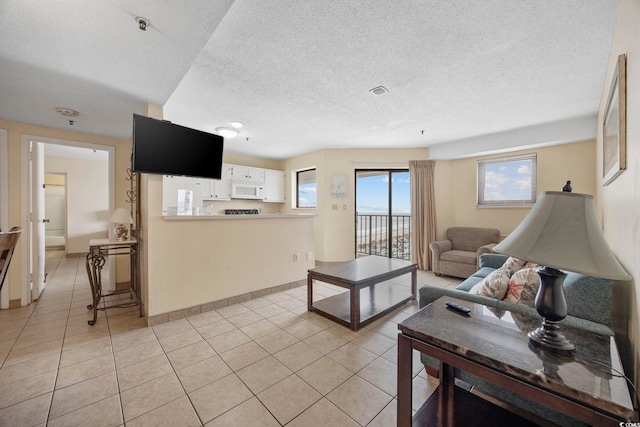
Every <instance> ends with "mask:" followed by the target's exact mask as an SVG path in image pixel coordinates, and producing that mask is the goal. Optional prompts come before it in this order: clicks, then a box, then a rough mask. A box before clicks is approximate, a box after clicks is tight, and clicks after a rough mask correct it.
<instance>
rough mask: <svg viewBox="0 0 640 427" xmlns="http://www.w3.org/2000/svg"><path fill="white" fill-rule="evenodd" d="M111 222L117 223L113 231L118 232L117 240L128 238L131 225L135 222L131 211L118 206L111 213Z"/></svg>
mask: <svg viewBox="0 0 640 427" xmlns="http://www.w3.org/2000/svg"><path fill="white" fill-rule="evenodd" d="M109 222H113V223H115V224H116V226H115V228H114V229H113V231H114V232H115V233H116V240H117V241H122V240H127V238H128V237H129V225H130V224H133V218H131V212H129V211H128V210H126V209H123V208H117V209H115V210H114V211H113V212H111V215H109Z"/></svg>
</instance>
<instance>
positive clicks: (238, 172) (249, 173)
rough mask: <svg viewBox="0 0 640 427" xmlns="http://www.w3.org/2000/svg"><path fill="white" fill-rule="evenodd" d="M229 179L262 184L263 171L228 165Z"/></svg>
mask: <svg viewBox="0 0 640 427" xmlns="http://www.w3.org/2000/svg"><path fill="white" fill-rule="evenodd" d="M228 166H229V178H230V179H231V180H234V181H251V182H255V183H263V182H264V169H260V168H253V167H250V166H239V165H228Z"/></svg>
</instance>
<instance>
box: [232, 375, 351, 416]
mask: <svg viewBox="0 0 640 427" xmlns="http://www.w3.org/2000/svg"><path fill="white" fill-rule="evenodd" d="M285 366H286V365H285ZM289 370H290V371H291V369H289ZM294 375H295V376H296V377H297V378H298V379H299V380H301V381H302V382H303V383H305V384H306V385H308V386H309V387H311V389H312V390H314V391H315V392H316V393H318V394H319V395H320V398H319V399H317V400H315V401H314V402H313V403H311V404H310V405H309V406H307V407H306V408H304V409H303V410H302V411H301V412H300V413H299V414H298V415H296V416H295V417H293V418H292V419H290V420H289V421H287V422H286V423H285V424H282V423H281V422H280V420H278V418H277V417H276V415H275V414H274V413H273V412H271V411H270V410H269V408H268V407H267V404H266V403H265V402H263V401H262V399H260V396H258V395H259V394H262V393H264V392H265V391H267V390H269V389H270V388H272V387H275V386H276V385H278V384H280V383H281V382H283V381H284V380H286V379H288V378H290V377H292V376H294ZM238 378H240V376H239V375H238ZM240 381H242V378H240ZM243 384H244V381H243ZM245 387H247V388H248V389H249V391H250V392H251V393H252V394H253V396H255V398H256V399H258V401H259V402H260V404H261V405H262V406H264V408H265V409H266V410H267V411H269V413H270V414H271V416H272V417H273V418H274V419H275V420H276V422H278V423H279V424H280V425H281V426H282V425H287V424H289V423H291V422H292V421H293V420H295V419H296V418H297V417H299V416H300V415H302V414H303V413H304V412H305V411H306V410H308V409H309V408H311V407H312V406H313V405H315V404H316V403H318V402H319V401H321V400H322V399H323V398H325V395H324V394H323V393H322V392H320V391H319V390H316V388H315V387H313V386H312V385H311V384H309V383H308V382H306V381H305V380H304V379H303V378H301V377H300V375H298V374H297V372H294V371H291V374H290V375H287V376H286V377H284V378H282V379H281V380H280V381H277V382H275V383H274V384H272V385H270V386H269V387H267V388H266V389H264V390H261V391H260V392H258V393H257V394H256V393H254V392H253V390H251V389H250V388H249V386H248V385H247V384H245ZM243 403H244V402H243ZM338 409H339V408H338Z"/></svg>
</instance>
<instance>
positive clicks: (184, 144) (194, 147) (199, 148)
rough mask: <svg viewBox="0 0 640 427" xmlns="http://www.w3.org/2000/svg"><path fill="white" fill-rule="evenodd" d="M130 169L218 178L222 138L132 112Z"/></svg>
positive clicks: (219, 175) (142, 171)
mask: <svg viewBox="0 0 640 427" xmlns="http://www.w3.org/2000/svg"><path fill="white" fill-rule="evenodd" d="M132 142H133V156H132V167H131V169H132V170H133V172H141V173H151V174H161V175H180V176H191V177H198V178H212V179H220V177H221V173H222V148H223V145H224V138H223V137H221V136H219V135H214V134H212V133H207V132H202V131H199V130H196V129H190V128H187V127H184V126H180V125H176V124H173V123H171V122H166V121H163V120H156V119H152V118H150V117H145V116H140V115H138V114H134V115H133V141H132Z"/></svg>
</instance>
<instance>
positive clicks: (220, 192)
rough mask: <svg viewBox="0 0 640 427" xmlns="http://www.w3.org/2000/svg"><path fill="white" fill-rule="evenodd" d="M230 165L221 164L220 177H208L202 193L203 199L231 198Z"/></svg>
mask: <svg viewBox="0 0 640 427" xmlns="http://www.w3.org/2000/svg"><path fill="white" fill-rule="evenodd" d="M229 173H230V166H229V165H226V164H223V165H222V176H221V178H220V179H210V180H209V186H208V189H207V191H206V193H203V195H202V198H203V199H204V200H231V185H230V182H229Z"/></svg>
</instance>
